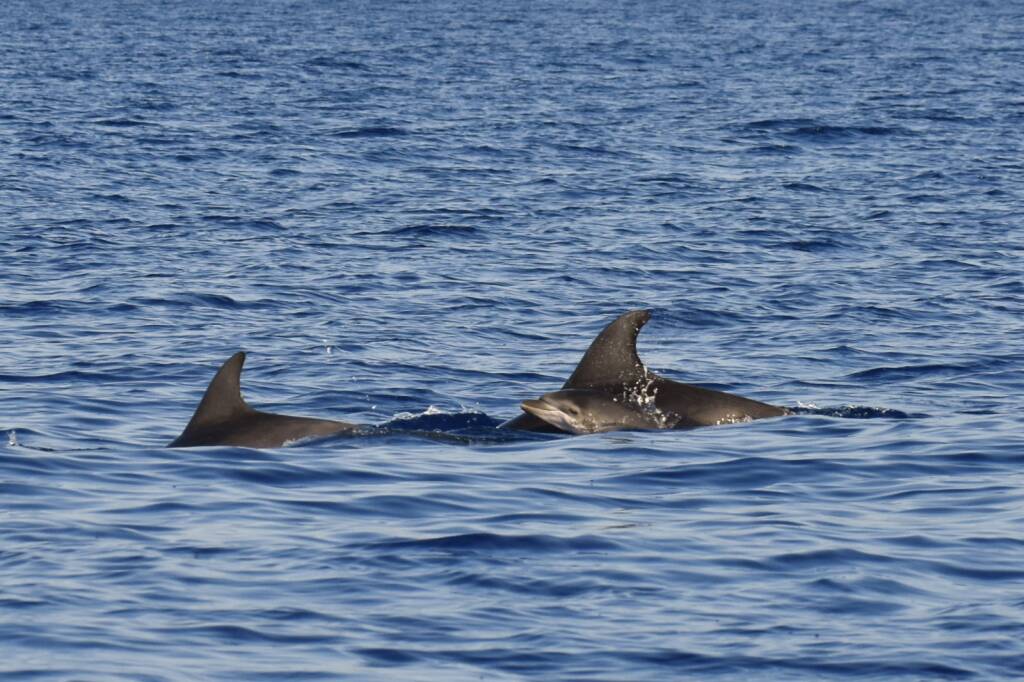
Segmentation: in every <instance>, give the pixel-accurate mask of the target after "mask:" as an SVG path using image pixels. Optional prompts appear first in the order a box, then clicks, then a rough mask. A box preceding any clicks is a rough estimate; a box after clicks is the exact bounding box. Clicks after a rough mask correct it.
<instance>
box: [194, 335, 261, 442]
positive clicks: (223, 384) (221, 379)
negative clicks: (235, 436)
mask: <svg viewBox="0 0 1024 682" xmlns="http://www.w3.org/2000/svg"><path fill="white" fill-rule="evenodd" d="M243 364H245V353H243V352H241V351H239V352H238V353H235V354H234V355H232V356H231V357H230V358H228V360H227V362H225V363H224V364H223V365H221V366H220V369H219V370H217V374H216V375H215V376H214V377H213V380H212V381H211V382H210V385H209V386H208V387H207V388H206V393H204V394H203V399H202V400H200V401H199V407H197V408H196V413H195V414H193V415H192V419H191V421H189V423H188V426H186V427H185V431H184V433H182V437H184V436H185V435H186V434H188V432H189V431H191V430H192V429H197V428H203V427H206V426H209V425H211V424H218V423H221V422H225V421H228V420H229V419H231V418H232V417H236V416H238V415H240V414H245V413H246V412H250V411H251V410H252V408H251V407H249V406H248V405H246V404H245V401H244V400H242V386H241V378H242V365H243Z"/></svg>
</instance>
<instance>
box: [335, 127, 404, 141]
mask: <svg viewBox="0 0 1024 682" xmlns="http://www.w3.org/2000/svg"><path fill="white" fill-rule="evenodd" d="M410 134H411V133H410V132H409V131H408V130H406V129H405V128H396V127H391V126H366V127H364V128H348V129H345V130H337V131H335V132H333V133H330V136H331V137H341V138H348V137H404V136H406V135H410Z"/></svg>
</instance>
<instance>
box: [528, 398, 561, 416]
mask: <svg viewBox="0 0 1024 682" xmlns="http://www.w3.org/2000/svg"><path fill="white" fill-rule="evenodd" d="M519 407H521V408H523V412H526V413H527V414H532V415H533V416H534V417H540V418H541V419H543V420H545V421H547V418H548V417H550V416H551V415H552V414H554V413H556V412H558V410H557V409H555V408H554V407H552V406H551V405H548V404H547V403H546V402H544V401H543V400H524V401H523V402H521V403H519Z"/></svg>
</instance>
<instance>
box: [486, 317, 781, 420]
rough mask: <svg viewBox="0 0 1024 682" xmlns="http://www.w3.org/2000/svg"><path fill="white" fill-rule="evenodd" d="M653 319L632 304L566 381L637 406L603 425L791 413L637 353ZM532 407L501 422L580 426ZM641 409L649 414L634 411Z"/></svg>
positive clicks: (567, 384) (592, 400)
mask: <svg viewBox="0 0 1024 682" xmlns="http://www.w3.org/2000/svg"><path fill="white" fill-rule="evenodd" d="M649 319H651V311H649V310H631V311H629V312H628V313H625V314H624V315H621V316H620V317H619V318H618V319H616V320H615V321H614V322H612V323H611V324H609V325H608V326H607V327H605V329H604V331H602V332H601V333H600V334H598V335H597V338H596V339H594V342H593V343H591V344H590V348H589V349H587V352H586V353H585V354H584V355H583V359H582V360H580V362H579V364H578V365H577V366H576V370H575V371H574V372H573V373H572V376H570V377H569V379H568V380H567V381H566V382H565V385H564V386H562V390H563V391H565V390H567V389H569V390H581V389H582V390H585V391H596V392H598V393H601V394H604V396H606V397H607V398H608V399H609V400H610V401H611V402H612V403H613V404H614V405H617V407H616V408H614V409H616V410H621V409H622V408H623V407H624V406H632V412H633V413H634V414H630V413H629V412H628V411H627V412H621V411H620V412H618V417H615V416H612V415H606V416H605V417H604V418H603V419H602V420H599V421H601V423H603V424H604V426H608V424H609V423H614V421H615V419H616V418H618V419H625V420H626V421H623V422H622V423H621V425H620V426H619V428H654V427H651V426H639V425H637V423H636V422H637V421H640V422H642V421H644V420H646V419H647V418H648V417H649V416H651V415H653V416H654V417H656V418H657V422H658V424H659V425H660V426H658V427H657V428H675V429H688V428H693V427H696V426H710V425H713V424H727V423H732V422H738V421H748V420H751V419H761V418H764V417H778V416H781V415H784V414H788V413H789V412H788V410H786V409H785V408H782V407H777V406H775V405H768V404H766V403H762V402H758V401H756V400H751V399H749V398H743V397H741V396H738V395H733V394H731V393H725V392H723V391H715V390H712V389H709V388H701V387H700V386H691V385H690V384H683V383H680V382H678V381H672V380H671V379H665V378H664V377H660V376H658V375H657V374H655V373H654V372H652V371H650V370H649V369H647V367H645V366H644V363H643V362H641V361H640V356H639V355H637V352H636V337H637V335H638V334H639V333H640V329H641V328H642V327H643V326H644V325H645V324H646V323H647V321H648V320H649ZM581 396H582V397H585V398H587V399H588V400H589V402H590V403H591V405H598V404H599V401H597V400H595V397H594V396H587V395H585V394H577V395H576V397H577V398H579V397H581ZM571 398H572V394H569V395H568V396H562V401H563V402H562V405H563V406H565V405H569V404H571V403H572V400H571ZM566 401H567V402H566ZM533 407H535V408H536V407H537V406H536V405H533ZM531 412H536V410H527V411H526V413H525V414H521V415H519V416H518V417H515V418H514V419H510V420H509V421H507V422H505V423H504V424H502V425H501V426H502V428H512V429H521V430H525V431H546V432H549V433H555V432H559V431H562V430H569V431H570V432H575V431H572V430H571V429H562V428H559V426H561V425H559V426H555V425H552V424H551V423H549V422H547V421H545V420H544V419H541V418H540V417H538V416H537V415H536V414H535V413H531ZM637 412H641V413H646V415H645V414H635V413H637ZM559 419H561V418H556V423H557V422H558V420H559ZM648 423H653V422H648ZM603 430H610V429H607V428H604V429H603Z"/></svg>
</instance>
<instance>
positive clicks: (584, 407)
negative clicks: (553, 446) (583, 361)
mask: <svg viewBox="0 0 1024 682" xmlns="http://www.w3.org/2000/svg"><path fill="white" fill-rule="evenodd" d="M520 406H521V407H522V408H523V411H524V412H526V413H528V414H532V415H533V416H535V417H538V418H540V419H543V420H544V421H546V422H547V423H548V424H551V425H552V426H554V427H556V428H559V429H561V430H562V431H567V432H569V433H600V432H603V431H619V430H622V429H657V428H659V427H660V424H659V423H658V420H657V418H656V417H655V416H654V415H652V414H648V413H647V412H644V411H643V410H641V409H639V408H637V407H634V406H632V405H629V404H628V403H626V404H624V403H623V402H620V401H619V400H618V399H616V397H615V396H612V395H609V394H608V393H604V392H602V391H596V390H591V389H566V390H563V391H554V392H553V393H546V394H544V395H542V396H541V397H540V399H538V400H524V401H523V402H522V403H521V405H520Z"/></svg>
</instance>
